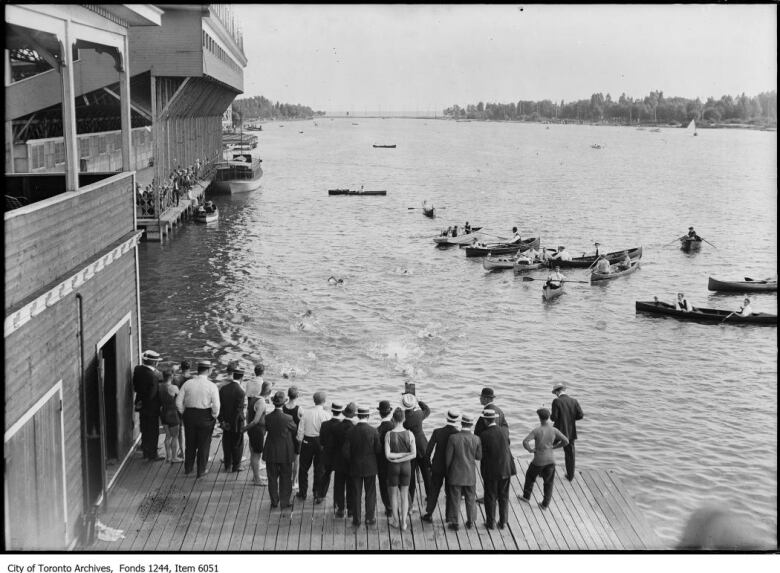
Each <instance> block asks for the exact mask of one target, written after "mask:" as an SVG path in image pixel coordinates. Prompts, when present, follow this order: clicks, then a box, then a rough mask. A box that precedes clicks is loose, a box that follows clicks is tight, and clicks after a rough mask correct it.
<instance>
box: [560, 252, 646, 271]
mask: <svg viewBox="0 0 780 573" xmlns="http://www.w3.org/2000/svg"><path fill="white" fill-rule="evenodd" d="M625 252H626V249H622V250H620V251H614V252H612V253H607V260H608V261H609V262H610V263H611V264H613V263H617V262H618V261H622V260H623V258H624V257H625V255H624V254H623V253H625ZM628 256H629V257H631V258H632V259H641V258H642V247H636V248H633V249H628ZM596 258H597V257H596V255H590V256H587V257H574V258H573V259H572V260H570V261H562V260H560V259H551V260H550V265H552V266H555V265H558V266H559V267H561V268H562V269H563V268H567V267H569V268H571V267H575V268H583V269H586V268H588V267H589V266H591V265H592V264H593V263H595V262H596Z"/></svg>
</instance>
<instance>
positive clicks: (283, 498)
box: [263, 390, 298, 516]
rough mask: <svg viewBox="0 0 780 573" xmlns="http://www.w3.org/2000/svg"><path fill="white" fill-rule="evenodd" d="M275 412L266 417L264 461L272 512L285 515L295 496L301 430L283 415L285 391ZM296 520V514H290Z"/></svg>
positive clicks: (277, 396) (277, 399) (276, 402)
mask: <svg viewBox="0 0 780 573" xmlns="http://www.w3.org/2000/svg"><path fill="white" fill-rule="evenodd" d="M271 401H272V403H273V405H274V411H273V412H271V413H270V414H268V415H267V416H266V417H265V427H266V430H267V431H268V434H267V436H266V440H265V445H264V447H263V459H264V460H265V463H266V471H267V472H268V494H269V495H270V496H271V509H273V508H276V507H279V506H281V509H282V511H284V510H286V509H287V508H288V507H289V506H290V496H291V495H292V464H293V460H295V438H296V434H297V432H298V427H297V426H296V425H295V422H294V421H293V419H292V416H290V415H289V414H285V413H284V412H282V406H284V405H285V404H286V403H287V396H286V395H285V393H284V392H283V391H281V390H279V391H278V392H277V393H276V394H274V397H273V399H272V400H271ZM290 515H291V516H292V511H291V512H290Z"/></svg>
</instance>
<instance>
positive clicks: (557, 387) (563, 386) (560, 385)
mask: <svg viewBox="0 0 780 573" xmlns="http://www.w3.org/2000/svg"><path fill="white" fill-rule="evenodd" d="M558 390H566V384H564V383H563V382H557V383H556V384H555V386H553V389H552V393H553V394H555V393H556V392H557V391H558Z"/></svg>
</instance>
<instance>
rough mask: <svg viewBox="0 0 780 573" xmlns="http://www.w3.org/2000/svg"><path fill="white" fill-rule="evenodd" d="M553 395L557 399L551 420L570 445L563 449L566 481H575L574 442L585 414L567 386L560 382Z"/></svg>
mask: <svg viewBox="0 0 780 573" xmlns="http://www.w3.org/2000/svg"><path fill="white" fill-rule="evenodd" d="M552 393H553V394H555V396H556V398H555V399H554V400H553V403H552V412H551V413H550V419H551V420H552V421H553V425H554V427H556V428H558V429H559V430H560V431H561V433H563V434H565V435H566V437H567V438H569V445H567V446H564V447H563V455H564V458H565V460H566V479H567V480H569V481H572V480H573V479H574V440H576V439H577V420H582V418H583V417H584V414H583V413H582V408H580V403H579V402H577V400H575V399H574V398H572V397H571V396H569V395H568V394H567V393H566V385H565V384H563V383H561V382H558V383H557V384H555V386H553V389H552Z"/></svg>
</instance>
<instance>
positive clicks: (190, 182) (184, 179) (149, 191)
mask: <svg viewBox="0 0 780 573" xmlns="http://www.w3.org/2000/svg"><path fill="white" fill-rule="evenodd" d="M175 161H176V160H174V162H175ZM205 166H206V160H205V159H204V160H203V161H201V159H200V158H196V159H195V161H194V162H193V163H192V164H191V165H189V166H188V167H182V166H181V165H178V166H177V167H176V168H175V169H172V170H171V172H170V173H169V174H168V177H167V178H166V179H164V180H163V181H158V180H157V178H154V179H153V180H152V182H151V183H150V184H148V185H146V186H145V187H141V184H140V183H136V184H135V189H136V203H137V204H138V206H139V207H140V208H141V213H142V214H143V215H147V216H154V215H159V213H157V212H156V211H157V206H158V202H157V197H159V206H160V209H161V210H165V208H167V207H168V206H171V205H175V206H178V205H179V202H180V201H181V200H182V199H187V198H189V199H194V198H195V197H191V196H190V193H189V191H190V189H192V187H193V186H194V185H195V184H196V183H197V182H198V181H199V180H200V179H202V177H203V175H204V171H205Z"/></svg>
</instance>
